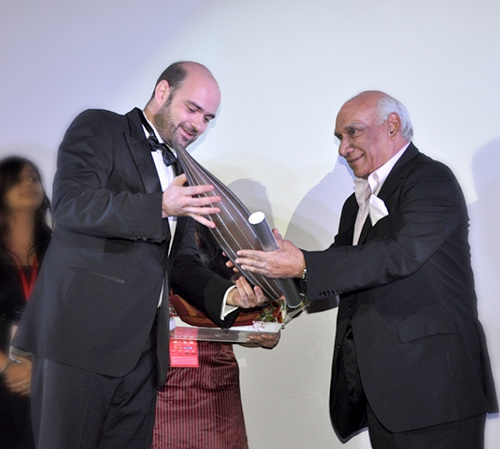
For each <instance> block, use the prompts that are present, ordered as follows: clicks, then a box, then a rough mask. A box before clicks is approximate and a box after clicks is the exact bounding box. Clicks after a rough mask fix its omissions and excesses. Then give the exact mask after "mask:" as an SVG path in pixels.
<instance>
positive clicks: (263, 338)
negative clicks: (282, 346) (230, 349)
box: [242, 331, 281, 349]
mask: <svg viewBox="0 0 500 449" xmlns="http://www.w3.org/2000/svg"><path fill="white" fill-rule="evenodd" d="M280 336H281V331H279V332H276V333H275V334H250V335H249V336H248V337H247V343H243V344H242V345H243V346H249V347H254V346H260V347H261V348H266V349H273V348H274V347H275V346H276V345H277V344H278V342H279V341H280Z"/></svg>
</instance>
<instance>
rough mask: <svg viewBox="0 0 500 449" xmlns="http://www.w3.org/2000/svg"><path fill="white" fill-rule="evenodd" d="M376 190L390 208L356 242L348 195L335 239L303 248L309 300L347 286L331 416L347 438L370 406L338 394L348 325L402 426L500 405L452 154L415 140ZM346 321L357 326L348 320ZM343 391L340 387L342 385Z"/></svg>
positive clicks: (374, 396)
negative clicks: (433, 154) (436, 155)
mask: <svg viewBox="0 0 500 449" xmlns="http://www.w3.org/2000/svg"><path fill="white" fill-rule="evenodd" d="M379 197H380V198H381V199H382V200H383V201H384V202H385V205H386V206H387V209H388V211H389V215H388V216H386V217H384V218H382V219H381V220H380V221H378V222H377V223H376V225H375V226H373V227H372V226H371V223H370V219H369V218H368V219H367V223H366V224H365V226H364V228H363V231H362V233H361V239H360V244H359V245H357V246H352V238H353V229H354V221H355V219H356V214H357V211H358V205H357V203H356V199H355V196H354V195H352V196H350V197H349V198H348V199H347V201H346V202H345V204H344V207H343V210H342V215H341V220H340V225H339V232H338V235H337V236H336V238H335V242H334V243H333V245H332V246H331V247H330V248H329V249H327V250H325V251H319V252H305V260H306V266H307V269H308V271H307V273H308V280H307V295H308V297H309V299H313V300H314V299H316V298H326V297H329V296H336V295H339V296H340V303H339V311H338V319H337V333H336V341H335V352H334V363H333V370H332V385H331V392H330V409H331V418H332V422H333V425H334V428H335V429H336V431H337V433H338V434H339V435H340V436H341V437H342V438H347V437H349V436H351V435H352V434H354V433H355V432H356V431H357V430H359V428H360V427H362V426H363V425H364V424H365V422H364V419H363V416H361V414H362V413H364V410H355V408H354V409H353V408H352V407H350V406H349V404H348V402H349V399H348V398H347V399H346V400H340V401H339V400H337V399H338V398H335V397H334V396H335V395H337V394H339V389H338V388H337V387H338V386H339V385H344V383H345V379H343V378H342V376H343V371H344V370H343V369H339V368H343V367H340V365H339V363H338V362H339V355H340V353H341V351H340V348H341V346H342V345H343V344H344V343H345V342H344V338H345V336H346V332H351V331H352V338H353V341H354V347H355V351H356V356H357V362H358V365H359V374H360V378H361V382H362V386H363V389H364V392H365V394H366V397H367V399H368V401H369V403H370V406H371V407H372V409H373V411H374V413H375V415H376V416H377V417H378V419H379V420H380V421H381V422H382V424H383V425H384V426H385V427H386V428H388V429H389V430H390V431H392V432H402V431H407V430H411V429H417V428H422V427H427V426H433V425H436V424H441V423H445V422H449V421H455V420H459V419H462V418H466V417H470V416H473V415H476V414H480V413H484V412H487V411H490V412H493V411H496V410H498V406H497V403H496V395H495V390H494V385H493V379H492V375H491V369H490V366H489V358H488V353H487V349H486V343H485V338H484V334H483V330H482V327H481V324H480V323H479V321H478V317H477V308H476V295H475V292H474V283H473V275H472V270H471V264H470V251H469V245H468V241H467V234H468V217H467V210H466V204H465V201H464V198H463V194H462V192H461V189H460V187H459V185H458V183H457V181H456V179H455V177H454V176H453V174H452V173H451V171H450V170H449V169H448V168H447V167H446V166H444V165H443V164H441V163H439V162H436V161H433V160H432V159H430V158H429V157H427V156H425V155H423V154H421V153H419V151H418V150H417V148H416V147H415V146H414V145H413V144H410V146H409V147H408V148H407V150H406V151H405V153H404V154H403V156H402V157H401V158H400V159H399V161H398V162H397V164H396V165H395V166H394V168H393V169H392V171H391V172H390V174H389V176H388V178H387V179H386V181H385V183H384V184H383V187H382V189H381V191H380V194H379ZM348 329H349V330H348ZM340 394H341V393H340Z"/></svg>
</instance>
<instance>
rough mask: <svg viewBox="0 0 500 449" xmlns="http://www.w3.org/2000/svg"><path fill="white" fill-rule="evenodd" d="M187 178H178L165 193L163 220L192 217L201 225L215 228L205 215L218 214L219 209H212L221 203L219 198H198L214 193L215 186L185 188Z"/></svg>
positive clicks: (183, 175)
mask: <svg viewBox="0 0 500 449" xmlns="http://www.w3.org/2000/svg"><path fill="white" fill-rule="evenodd" d="M186 181H187V178H186V175H185V174H182V175H180V176H176V177H175V179H174V180H173V181H172V183H171V184H170V185H169V186H168V187H167V188H166V189H165V191H164V192H163V200H162V211H161V216H162V218H166V217H192V218H193V219H195V220H196V221H198V222H199V223H201V224H203V225H205V226H208V227H209V228H215V223H214V222H212V221H210V220H209V219H207V218H205V217H204V215H210V214H218V213H219V212H220V209H219V208H218V207H210V205H211V204H214V203H219V202H220V201H221V198H220V197H219V196H207V197H200V198H198V197H196V196H195V195H201V194H203V193H208V192H211V191H213V189H214V186H211V185H201V186H184V184H185V183H186Z"/></svg>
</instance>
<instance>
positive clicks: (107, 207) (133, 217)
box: [53, 110, 168, 242]
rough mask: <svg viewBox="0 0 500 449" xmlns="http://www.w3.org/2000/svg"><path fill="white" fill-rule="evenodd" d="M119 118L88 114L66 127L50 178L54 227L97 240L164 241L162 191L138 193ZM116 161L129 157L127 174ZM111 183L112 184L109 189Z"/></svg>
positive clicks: (135, 175)
mask: <svg viewBox="0 0 500 449" xmlns="http://www.w3.org/2000/svg"><path fill="white" fill-rule="evenodd" d="M120 119H121V120H126V119H125V118H123V117H122V116H118V115H116V114H113V113H111V112H107V111H95V110H89V111H85V112H83V113H82V114H80V116H78V117H77V118H76V119H75V120H74V122H73V123H72V124H71V126H70V127H69V129H68V131H67V132H66V135H65V137H64V139H63V142H62V144H61V146H60V149H59V153H58V162H57V173H56V176H55V179H54V190H53V206H54V217H55V221H56V225H57V226H61V227H63V228H65V229H66V230H69V231H72V232H76V233H83V234H86V235H91V236H96V237H107V238H121V239H130V240H136V239H142V240H152V241H157V242H160V241H163V240H165V238H166V236H167V235H168V223H167V220H164V219H162V218H161V201H162V193H161V192H158V193H152V194H147V193H145V192H144V190H143V189H142V185H141V183H140V177H139V175H138V172H137V168H136V167H135V165H134V164H133V159H132V157H131V155H130V153H129V150H128V148H127V144H126V141H125V138H124V136H123V130H124V129H125V128H124V125H123V124H119V120H120ZM113 127H114V129H113ZM116 128H118V129H122V132H121V133H120V132H118V130H117V129H116ZM117 158H125V159H127V158H128V159H130V164H128V169H127V170H125V169H124V168H123V167H124V166H125V164H123V163H122V164H121V165H120V167H118V166H117V164H116V161H117ZM122 161H123V159H122ZM134 177H136V178H137V179H134ZM111 179H115V180H116V182H114V184H113V185H112V187H111V184H112V183H111V181H110V180H111Z"/></svg>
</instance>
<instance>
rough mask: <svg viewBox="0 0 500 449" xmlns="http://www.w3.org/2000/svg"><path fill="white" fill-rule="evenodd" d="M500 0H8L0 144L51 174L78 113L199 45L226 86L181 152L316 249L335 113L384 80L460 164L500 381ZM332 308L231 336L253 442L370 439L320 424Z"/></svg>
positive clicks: (496, 427) (331, 200) (428, 140)
mask: <svg viewBox="0 0 500 449" xmlns="http://www.w3.org/2000/svg"><path fill="white" fill-rule="evenodd" d="M497 8H498V7H497V5H496V2H495V1H494V0H476V1H474V2H469V1H467V2H466V1H464V0H456V1H455V2H451V1H449V0H433V1H430V0H422V1H420V2H410V1H404V0H401V1H399V2H396V1H391V0H379V1H373V0H358V1H356V0H352V1H349V2H346V1H340V0H309V1H298V0H253V1H244V0H240V1H238V0H183V1H182V2H180V1H171V0H166V1H165V0H164V1H159V0H151V1H148V0H145V1H143V2H133V1H131V0H122V1H106V2H104V1H97V0H86V1H85V2H83V1H73V2H68V1H63V0H45V1H43V2H36V1H19V2H9V3H8V4H7V2H6V1H5V0H2V2H1V3H0V61H1V67H2V74H1V81H2V82H1V83H0V98H1V102H2V106H3V107H2V108H1V110H0V156H4V155H5V154H8V153H11V152H18V153H23V154H26V155H28V156H29V157H31V158H33V159H34V160H35V161H37V162H38V163H39V164H40V166H41V167H42V169H43V172H44V173H45V177H46V181H47V184H48V185H49V186H50V183H51V180H52V177H53V174H54V170H55V156H56V151H57V146H58V144H59V142H60V140H61V138H62V134H63V132H64V130H65V129H66V127H67V126H68V124H69V122H70V120H71V119H72V118H73V117H74V116H75V115H76V114H77V113H78V112H80V111H81V110H82V109H84V108H87V107H100V108H107V109H112V110H115V111H118V112H127V111H128V110H130V109H131V108H132V107H134V106H143V105H144V104H145V102H146V101H147V99H148V98H149V95H150V93H151V90H152V88H153V85H154V82H155V80H156V78H157V76H158V74H159V73H160V72H161V71H162V70H163V69H164V68H165V67H166V66H167V65H168V64H170V63H171V62H173V61H176V60H180V59H192V60H197V61H200V62H202V63H205V64H206V65H207V66H208V67H209V68H211V69H212V71H213V73H214V74H215V76H216V77H217V79H218V80H219V83H220V85H221V89H222V94H223V97H222V105H221V108H220V110H219V116H218V118H217V119H216V121H215V123H214V124H213V126H212V129H211V130H210V131H209V132H208V133H207V134H206V135H205V136H204V137H203V138H201V139H200V142H199V143H197V144H195V145H193V147H192V150H193V152H192V153H193V155H194V156H195V157H196V158H197V159H198V160H199V161H200V162H201V163H202V164H204V165H205V166H206V167H207V168H208V169H209V170H211V171H212V172H213V173H214V174H215V175H216V176H218V177H219V178H220V179H221V180H223V181H224V182H225V183H226V184H230V185H231V187H233V188H234V190H235V191H236V192H237V194H239V195H240V197H241V198H242V199H243V201H244V202H245V203H246V204H247V206H248V207H249V208H250V209H251V210H257V209H264V210H265V211H266V212H268V213H269V214H272V220H271V221H272V222H273V223H274V225H276V226H277V227H278V228H279V229H280V230H281V232H282V233H284V234H285V235H286V237H287V238H290V239H292V240H294V241H295V242H296V243H297V244H299V245H300V246H302V247H304V248H306V249H322V248H325V247H326V246H328V245H329V244H330V243H331V241H332V239H333V236H334V235H335V232H336V228H337V224H338V218H339V212H340V208H341V205H342V203H343V200H344V199H345V198H346V197H347V196H348V195H349V193H350V192H352V185H351V176H350V174H349V172H348V170H347V168H346V166H345V165H344V164H342V162H341V161H340V160H339V159H338V158H337V153H336V151H337V148H336V145H335V141H334V138H333V128H334V120H335V115H336V113H337V111H338V109H339V108H340V106H341V105H342V103H343V102H344V101H345V100H347V99H348V98H350V97H351V96H353V95H355V94H356V93H358V92H359V91H361V90H365V89H372V88H373V89H380V90H384V91H386V92H388V93H390V94H392V95H394V96H395V97H397V98H398V99H400V100H401V101H402V102H403V103H404V104H405V105H406V106H407V107H408V109H409V111H410V114H411V115H412V119H413V123H414V128H415V138H414V142H415V143H416V145H417V146H418V147H419V148H420V149H421V150H422V151H423V152H425V153H427V154H428V155H430V156H431V157H434V158H437V159H440V160H442V161H443V162H445V163H447V164H448V165H449V166H450V167H451V168H452V169H453V170H454V172H455V174H456V175H457V177H458V179H459V181H460V183H461V185H462V187H463V189H464V192H465V196H466V199H467V202H468V203H469V204H470V212H471V243H472V245H473V248H472V249H473V262H474V267H475V273H476V280H477V290H478V293H479V313H480V316H481V318H482V322H483V324H484V327H485V330H486V334H487V337H488V340H489V345H490V356H491V358H492V363H493V367H494V370H495V376H496V378H497V380H498V382H497V383H498V384H499V387H500V344H499V343H498V341H500V324H499V319H498V317H499V312H500V306H499V301H498V295H499V294H498V291H499V287H500V281H499V278H500V276H499V272H500V256H499V254H500V238H499V237H498V233H496V232H494V229H493V227H494V223H495V224H496V223H497V222H498V219H499V218H500V217H499V210H500V208H499V207H498V205H499V203H500V201H499V200H498V198H499V195H498V192H497V191H496V188H497V186H498V185H499V181H500V160H499V159H500V156H499V154H500V126H499V124H500V120H499V118H500V117H499V113H498V111H497V105H498V100H499V99H500V87H499V86H500V82H499V80H500V66H499V63H498V54H500V48H499V47H500V28H499V27H498V14H497V13H496V11H497ZM495 181H496V183H495ZM49 190H50V187H49ZM335 314H336V312H335V311H334V310H329V311H326V312H321V313H313V314H307V315H302V316H300V317H299V318H298V319H297V320H296V321H294V322H292V323H290V324H289V326H287V328H286V329H285V330H284V331H283V333H282V341H281V342H280V344H279V345H278V347H277V348H276V349H274V350H273V351H266V350H259V349H247V348H237V356H238V359H239V361H240V366H241V382H242V394H243V401H244V408H245V414H246V421H247V429H248V433H249V439H250V445H251V447H253V448H256V447H260V448H270V449H271V448H272V449H274V448H285V447H286V448H292V449H304V448H311V447H315V448H317V449H320V448H325V449H326V448H332V447H339V448H340V447H346V448H368V447H369V443H368V439H367V437H366V434H365V435H361V436H358V437H356V438H355V439H353V440H351V442H349V443H348V444H347V445H345V446H342V445H341V444H340V443H339V442H338V440H337V439H336V437H335V435H334V433H333V431H332V429H331V426H330V424H329V418H328V387H329V375H330V366H331V356H332V347H333V336H334V332H335ZM499 440H500V423H499V420H498V419H495V420H489V422H488V424H487V448H488V449H493V448H495V447H497V445H498V441H499Z"/></svg>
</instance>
